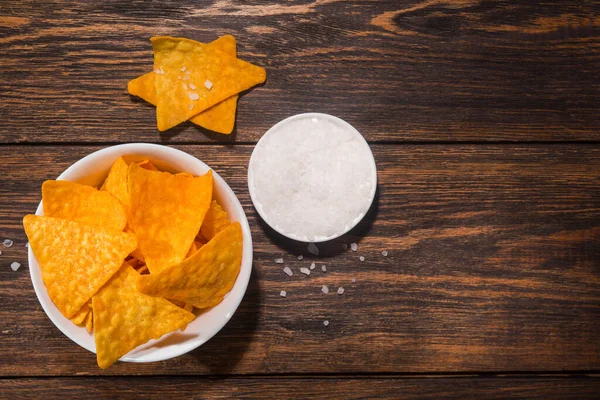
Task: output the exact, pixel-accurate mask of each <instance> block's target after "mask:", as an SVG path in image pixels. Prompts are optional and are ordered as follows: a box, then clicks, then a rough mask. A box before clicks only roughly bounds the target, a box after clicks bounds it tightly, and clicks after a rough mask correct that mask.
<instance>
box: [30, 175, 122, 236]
mask: <svg viewBox="0 0 600 400" xmlns="http://www.w3.org/2000/svg"><path fill="white" fill-rule="evenodd" d="M42 203H43V205H44V215H46V216H47V217H55V218H62V219H66V220H69V221H75V222H81V223H82V224H88V225H97V226H100V227H103V228H107V229H117V230H123V229H124V228H125V224H127V215H126V214H125V210H124V209H123V206H121V203H119V200H117V199H116V198H114V197H113V196H111V195H110V194H109V193H106V192H101V191H99V190H98V189H94V188H93V187H91V186H87V185H81V184H79V183H75V182H69V181H46V182H44V183H43V184H42Z"/></svg>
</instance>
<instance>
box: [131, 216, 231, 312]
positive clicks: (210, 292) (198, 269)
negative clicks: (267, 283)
mask: <svg viewBox="0 0 600 400" xmlns="http://www.w3.org/2000/svg"><path fill="white" fill-rule="evenodd" d="M241 263H242V228H241V226H240V223H239V222H234V223H233V224H231V225H229V226H228V227H227V228H225V229H223V230H222V231H221V232H219V233H218V234H217V235H216V236H215V237H214V238H213V239H212V240H211V241H210V242H208V243H207V244H205V245H204V246H202V248H201V249H200V250H198V251H197V252H196V253H194V254H193V255H192V256H191V257H190V258H187V259H185V260H184V261H182V262H181V263H179V264H176V265H172V266H171V267H169V268H166V269H163V270H161V271H159V272H158V273H156V274H155V273H151V274H150V275H143V276H140V278H139V280H138V290H139V291H140V292H142V293H145V294H148V295H150V296H159V297H164V298H167V299H173V300H180V301H184V302H186V303H189V304H192V305H194V307H197V308H206V307H212V306H214V305H216V304H218V303H219V302H220V301H221V299H222V298H223V296H225V295H226V294H227V292H229V291H230V290H231V288H232V287H233V284H234V283H235V280H236V279H237V276H238V274H239V272H240V268H241Z"/></svg>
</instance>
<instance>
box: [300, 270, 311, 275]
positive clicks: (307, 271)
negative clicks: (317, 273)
mask: <svg viewBox="0 0 600 400" xmlns="http://www.w3.org/2000/svg"><path fill="white" fill-rule="evenodd" d="M300 272H302V273H303V274H304V275H310V269H308V268H300Z"/></svg>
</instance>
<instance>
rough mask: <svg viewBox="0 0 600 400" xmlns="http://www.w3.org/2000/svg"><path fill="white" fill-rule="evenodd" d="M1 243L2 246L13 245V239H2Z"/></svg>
mask: <svg viewBox="0 0 600 400" xmlns="http://www.w3.org/2000/svg"><path fill="white" fill-rule="evenodd" d="M2 244H3V245H4V247H11V246H12V245H13V241H12V240H10V239H4V242H2Z"/></svg>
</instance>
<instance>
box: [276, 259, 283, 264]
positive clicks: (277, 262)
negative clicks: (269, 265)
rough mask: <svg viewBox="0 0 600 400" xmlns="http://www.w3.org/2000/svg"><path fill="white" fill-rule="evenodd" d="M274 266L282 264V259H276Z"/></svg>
mask: <svg viewBox="0 0 600 400" xmlns="http://www.w3.org/2000/svg"><path fill="white" fill-rule="evenodd" d="M275 264H283V258H276V259H275Z"/></svg>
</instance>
